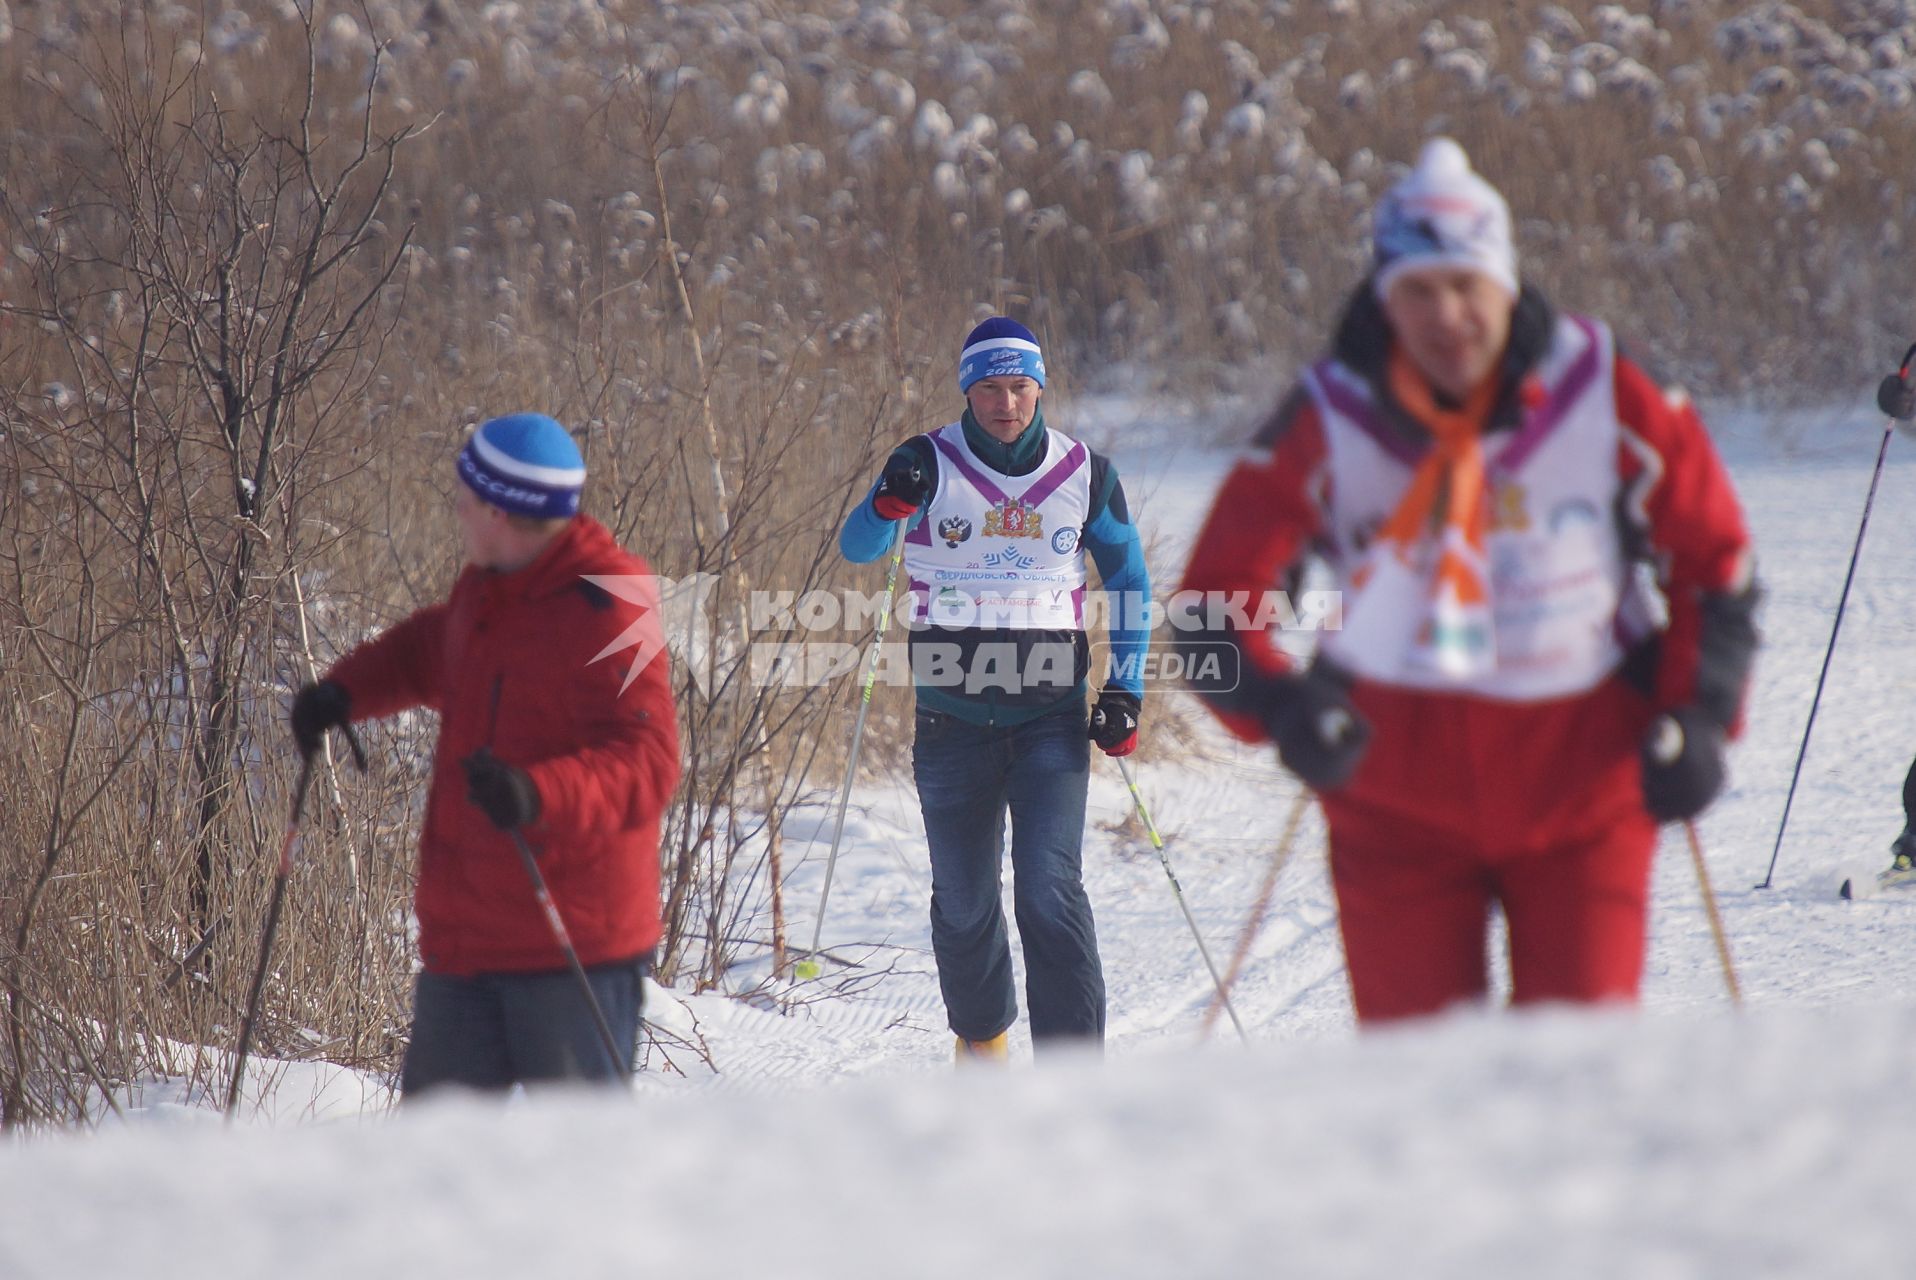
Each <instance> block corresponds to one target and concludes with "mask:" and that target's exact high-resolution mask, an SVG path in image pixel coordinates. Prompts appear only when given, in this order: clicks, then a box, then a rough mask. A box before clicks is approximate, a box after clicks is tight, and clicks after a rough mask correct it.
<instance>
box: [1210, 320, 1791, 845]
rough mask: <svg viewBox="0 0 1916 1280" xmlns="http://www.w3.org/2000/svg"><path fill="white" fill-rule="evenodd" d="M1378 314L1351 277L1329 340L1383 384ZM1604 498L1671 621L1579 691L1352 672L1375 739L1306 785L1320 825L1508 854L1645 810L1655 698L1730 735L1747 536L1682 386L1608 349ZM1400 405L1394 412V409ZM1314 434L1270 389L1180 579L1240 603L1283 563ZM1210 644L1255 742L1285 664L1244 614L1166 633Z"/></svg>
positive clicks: (1314, 520)
mask: <svg viewBox="0 0 1916 1280" xmlns="http://www.w3.org/2000/svg"><path fill="white" fill-rule="evenodd" d="M1554 325H1555V319H1554V316H1553V315H1552V314H1551V312H1550V310H1549V307H1548V305H1547V304H1546V303H1544V301H1543V300H1542V299H1541V298H1540V297H1539V296H1537V295H1535V294H1533V293H1531V292H1530V291H1526V292H1525V293H1524V295H1523V298H1522V299H1521V300H1520V302H1519V305H1518V310H1517V314H1516V316H1515V317H1514V321H1513V328H1512V335H1511V351H1510V354H1509V356H1508V358H1507V360H1506V364H1505V371H1506V379H1507V385H1506V395H1505V397H1504V399H1503V402H1502V403H1501V404H1500V405H1499V408H1498V410H1496V411H1493V415H1492V419H1491V423H1490V426H1489V427H1488V428H1487V429H1488V430H1498V429H1509V428H1510V427H1511V426H1513V425H1514V424H1515V422H1516V420H1517V419H1518V417H1519V416H1520V415H1521V413H1522V411H1523V410H1522V399H1523V379H1524V377H1525V376H1526V374H1527V373H1528V372H1529V370H1530V369H1531V368H1532V367H1534V364H1535V362H1536V361H1537V360H1538V359H1540V358H1541V356H1542V354H1543V351H1544V349H1545V348H1546V347H1547V345H1548V335H1549V334H1550V333H1551V332H1552V331H1553V329H1554ZM1388 341H1389V338H1388V330H1387V329H1386V328H1384V323H1383V318H1382V315H1381V312H1380V311H1379V310H1378V308H1377V307H1376V306H1375V304H1374V303H1372V302H1370V301H1369V295H1368V287H1366V290H1365V291H1364V292H1363V293H1360V295H1359V296H1358V298H1357V299H1356V301H1355V302H1354V303H1353V306H1352V308H1351V312H1350V314H1349V315H1347V316H1346V318H1345V321H1344V323H1343V325H1342V327H1341V328H1340V330H1339V333H1338V338H1337V342H1336V344H1335V346H1336V350H1335V354H1336V356H1337V358H1338V359H1339V360H1340V361H1342V362H1343V363H1344V364H1345V365H1346V367H1348V368H1351V369H1353V370H1355V371H1356V372H1358V373H1359V374H1361V375H1364V376H1366V377H1367V378H1369V379H1370V380H1371V382H1372V385H1373V386H1376V387H1378V388H1379V389H1380V390H1382V391H1384V394H1387V390H1385V380H1384V361H1385V357H1386V354H1387V350H1388ZM1615 389H1616V402H1617V408H1618V416H1619V418H1620V419H1621V422H1622V425H1623V426H1624V428H1625V437H1624V441H1623V443H1622V444H1621V445H1620V446H1619V449H1618V455H1617V467H1618V472H1619V475H1620V477H1621V478H1622V481H1623V493H1624V498H1625V500H1624V501H1623V502H1621V503H1619V508H1620V510H1619V511H1618V512H1617V513H1616V516H1617V522H1618V536H1619V537H1621V538H1622V539H1624V545H1625V548H1626V551H1627V552H1628V553H1629V554H1630V555H1631V556H1632V557H1633V558H1639V559H1642V560H1645V561H1648V562H1650V563H1653V564H1655V565H1656V566H1657V567H1658V571H1659V572H1658V576H1659V580H1660V585H1661V587H1662V589H1663V592H1664V594H1665V595H1666V597H1667V598H1668V602H1669V609H1670V621H1669V625H1668V627H1667V628H1666V629H1665V630H1664V631H1663V633H1662V634H1661V635H1660V636H1659V637H1656V638H1655V639H1654V640H1653V641H1652V642H1650V643H1649V644H1646V645H1645V646H1643V647H1642V648H1641V649H1639V650H1637V651H1634V652H1633V653H1632V654H1631V655H1630V656H1629V657H1628V658H1626V660H1625V662H1624V663H1623V664H1622V666H1620V667H1619V668H1618V670H1617V672H1616V673H1615V674H1613V675H1612V677H1611V678H1610V679H1608V680H1606V681H1604V682H1603V683H1602V684H1600V685H1599V686H1597V687H1596V688H1594V689H1592V690H1590V691H1588V692H1586V693H1582V694H1578V695H1574V696H1570V697H1563V698H1555V699H1548V700H1541V701H1532V702H1512V701H1502V700H1493V699H1489V698H1483V697H1477V696H1473V695H1468V694H1455V693H1447V692H1442V691H1430V690H1420V689H1414V688H1404V687H1397V686H1390V685H1385V684H1381V683H1378V682H1375V681H1366V680H1358V681H1356V682H1355V684H1354V686H1353V688H1352V690H1351V696H1352V700H1353V701H1354V702H1355V704H1356V706H1357V708H1358V710H1359V711H1360V712H1361V713H1362V714H1363V716H1364V717H1365V718H1366V719H1367V720H1368V721H1369V722H1370V724H1371V726H1372V729H1373V736H1372V739H1371V742H1370V745H1369V748H1368V750H1367V752H1366V754H1365V757H1364V760H1363V762H1362V763H1361V764H1360V765H1359V767H1358V770H1357V772H1356V774H1355V775H1354V776H1353V777H1352V779H1351V781H1350V782H1349V783H1348V784H1346V785H1345V786H1344V787H1342V788H1340V789H1338V790H1337V791H1334V792H1329V793H1326V794H1324V795H1323V796H1322V797H1320V798H1321V800H1322V801H1323V804H1324V807H1325V813H1326V815H1327V816H1328V817H1329V818H1330V820H1331V821H1332V823H1333V825H1334V826H1341V827H1343V828H1344V829H1345V830H1354V829H1356V828H1359V827H1362V828H1365V829H1368V830H1372V831H1395V830H1401V829H1402V828H1403V827H1404V826H1405V824H1409V825H1410V826H1411V827H1412V828H1435V829H1437V830H1438V831H1441V832H1446V833H1449V834H1451V835H1453V836H1455V837H1458V838H1461V839H1463V840H1465V841H1467V842H1470V843H1472V844H1475V845H1477V846H1478V847H1480V848H1483V849H1485V850H1486V851H1494V850H1501V851H1503V852H1506V853H1519V852H1523V851H1525V850H1537V849H1542V848H1545V847H1550V846H1553V845H1556V844H1559V843H1562V842H1569V841H1576V840H1581V839H1587V838H1592V837H1594V836H1595V835H1596V834H1598V833H1600V832H1602V831H1603V830H1605V829H1606V827H1607V826H1608V825H1609V824H1610V823H1612V822H1614V821H1616V820H1617V819H1618V817H1619V815H1621V814H1626V813H1627V814H1637V815H1640V814H1641V813H1642V792H1641V774H1640V767H1639V764H1638V749H1639V744H1640V742H1641V741H1642V736H1643V734H1644V732H1645V730H1646V729H1647V728H1648V725H1649V722H1650V720H1651V719H1652V718H1653V716H1654V715H1655V713H1656V711H1658V710H1661V709H1668V708H1673V707H1677V706H1683V705H1697V706H1700V707H1702V708H1703V709H1704V710H1706V711H1708V712H1709V713H1710V714H1711V715H1712V716H1713V717H1714V718H1715V719H1716V720H1718V722H1719V723H1721V724H1723V725H1724V726H1725V727H1726V728H1727V729H1730V730H1732V731H1734V730H1736V729H1738V728H1740V719H1741V701H1742V697H1743V693H1744V689H1745V686H1746V684H1747V679H1748V671H1749V666H1750V662H1751V658H1752V656H1753V651H1754V645H1755V632H1754V628H1753V625H1752V623H1751V610H1752V609H1753V607H1754V604H1755V599H1756V592H1755V589H1754V586H1753V584H1752V580H1751V561H1750V546H1749V536H1748V534H1747V532H1746V531H1745V528H1744V522H1743V515H1742V510H1741V508H1740V506H1739V505H1738V503H1737V500H1736V495H1735V493H1734V491H1733V490H1732V489H1731V487H1730V482H1729V477H1728V476H1727V474H1726V473H1725V472H1724V470H1723V465H1722V463H1721V461H1720V460H1719V459H1718V457H1717V454H1716V450H1715V449H1714V447H1713V446H1712V445H1711V443H1710V439H1709V435H1708V434H1707V432H1706V431H1705V430H1704V428H1703V424H1702V423H1701V422H1700V421H1699V420H1698V418H1697V416H1696V413H1695V411H1694V410H1693V409H1692V408H1691V407H1690V404H1689V402H1688V401H1687V400H1686V399H1683V398H1681V397H1670V396H1666V395H1665V393H1664V392H1663V391H1662V389H1661V388H1659V387H1658V386H1657V385H1656V384H1655V383H1654V382H1653V381H1652V380H1651V379H1650V378H1649V377H1648V376H1647V375H1646V374H1645V373H1644V372H1643V371H1642V370H1641V369H1640V368H1638V367H1637V366H1636V365H1635V364H1632V363H1631V362H1630V361H1629V360H1628V359H1626V358H1624V357H1623V356H1621V355H1619V356H1618V358H1617V362H1616V375H1615ZM1406 421H1407V419H1406ZM1325 462H1326V445H1325V436H1324V429H1323V425H1322V422H1321V421H1320V419H1319V417H1318V413H1317V409H1316V406H1315V404H1314V403H1313V402H1312V401H1311V399H1310V398H1309V397H1308V396H1307V395H1304V394H1303V393H1302V392H1301V391H1300V392H1299V393H1296V394H1293V395H1292V396H1290V397H1289V398H1287V399H1286V400H1285V401H1284V403H1283V404H1282V405H1281V406H1280V407H1279V409H1278V411H1277V413H1276V414H1275V415H1274V416H1273V418H1272V420H1271V421H1270V422H1269V423H1268V424H1267V425H1266V427H1265V429H1264V430H1263V431H1262V432H1261V433H1260V435H1259V439H1258V443H1257V445H1256V446H1255V447H1254V448H1253V450H1252V451H1251V453H1250V455H1248V456H1247V457H1246V458H1245V459H1244V460H1242V461H1240V462H1239V463H1238V464H1237V466H1236V467H1235V468H1234V469H1233V470H1232V472H1231V473H1230V475H1229V476H1228V477H1227V478H1226V480H1225V482H1224V486H1223V488H1222V489H1221V490H1220V491H1219V493H1218V495H1217V498H1216V500H1215V503H1214V505H1213V507H1212V510H1211V513H1210V515H1209V516H1208V518H1207V519H1206V521H1205V524H1204V527H1203V530H1202V532H1200V534H1199V535H1198V538H1197V541H1196V543H1195V545H1194V547H1193V550H1192V553H1191V563H1190V567H1189V569H1188V570H1187V571H1186V574H1185V578H1184V583H1183V590H1184V591H1186V592H1192V591H1195V592H1226V593H1230V592H1249V593H1251V594H1250V597H1249V598H1250V599H1251V600H1252V601H1256V600H1258V599H1260V598H1261V593H1263V592H1266V591H1269V590H1271V589H1272V587H1273V586H1274V585H1275V584H1277V583H1278V582H1280V581H1281V580H1282V579H1283V578H1284V576H1285V575H1286V574H1287V573H1289V572H1291V571H1293V570H1294V569H1296V568H1297V567H1298V566H1299V564H1300V562H1301V561H1302V560H1303V559H1304V558H1305V557H1306V555H1307V554H1308V553H1309V552H1310V551H1311V549H1312V546H1313V544H1314V543H1316V542H1317V541H1318V539H1319V538H1320V536H1321V535H1322V532H1323V530H1324V528H1325V521H1324V512H1325V511H1326V510H1328V509H1330V508H1331V504H1334V503H1335V502H1336V495H1335V494H1334V493H1331V492H1329V487H1330V486H1329V477H1328V472H1327V468H1326V466H1325ZM1216 642H1223V643H1226V644H1229V645H1231V646H1233V647H1234V648H1235V649H1236V650H1237V651H1238V653H1239V655H1240V657H1241V662H1242V674H1241V677H1240V678H1239V680H1238V687H1237V688H1235V689H1230V690H1217V691H1211V692H1207V691H1205V690H1204V689H1202V688H1200V689H1199V692H1200V694H1202V695H1204V697H1205V700H1206V702H1207V704H1208V705H1209V706H1210V707H1211V709H1212V710H1213V711H1214V712H1215V713H1216V714H1217V715H1218V716H1219V718H1220V719H1221V720H1222V721H1223V722H1224V724H1225V725H1226V727H1227V728H1229V729H1230V730H1231V731H1232V732H1233V733H1234V734H1236V735H1237V736H1238V737H1240V738H1243V739H1244V740H1245V741H1261V740H1262V739H1263V738H1264V736H1265V734H1264V727H1263V724H1262V723H1261V722H1260V720H1259V718H1258V714H1257V710H1256V708H1257V706H1258V705H1259V691H1260V686H1264V687H1266V688H1268V686H1269V684H1270V682H1271V681H1272V680H1273V679H1274V678H1275V677H1276V676H1278V675H1279V674H1281V673H1283V672H1285V671H1286V670H1288V669H1289V668H1290V665H1291V664H1290V661H1289V659H1288V658H1287V657H1286V656H1285V655H1284V654H1283V653H1282V652H1280V651H1279V649H1278V648H1277V646H1276V644H1275V643H1274V640H1273V637H1272V636H1270V635H1268V634H1265V633H1263V632H1260V631H1256V630H1249V629H1233V630H1229V631H1227V632H1226V633H1224V634H1197V635H1187V636H1182V637H1180V644H1187V645H1188V644H1198V645H1202V644H1206V643H1216Z"/></svg>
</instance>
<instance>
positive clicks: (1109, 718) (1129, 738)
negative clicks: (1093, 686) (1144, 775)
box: [1090, 689, 1144, 757]
mask: <svg viewBox="0 0 1916 1280" xmlns="http://www.w3.org/2000/svg"><path fill="white" fill-rule="evenodd" d="M1143 711H1144V704H1143V703H1142V702H1141V701H1139V699H1138V695H1137V694H1135V693H1130V692H1127V691H1126V690H1123V689H1106V690H1105V691H1104V692H1103V693H1101V694H1099V695H1098V704H1097V705H1096V706H1095V707H1092V708H1091V735H1090V736H1091V741H1093V742H1095V743H1097V744H1098V750H1100V751H1102V752H1104V754H1106V755H1108V756H1112V757H1117V756H1128V755H1130V754H1131V753H1132V752H1133V751H1136V750H1137V749H1138V717H1139V716H1140V715H1141V714H1143Z"/></svg>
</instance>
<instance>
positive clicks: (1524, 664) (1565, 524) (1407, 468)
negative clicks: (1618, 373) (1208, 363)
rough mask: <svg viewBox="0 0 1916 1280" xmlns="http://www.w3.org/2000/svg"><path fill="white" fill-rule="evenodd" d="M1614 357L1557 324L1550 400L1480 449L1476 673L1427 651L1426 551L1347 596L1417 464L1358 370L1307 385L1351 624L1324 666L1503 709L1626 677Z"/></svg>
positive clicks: (1609, 344) (1588, 333) (1588, 331)
mask: <svg viewBox="0 0 1916 1280" xmlns="http://www.w3.org/2000/svg"><path fill="white" fill-rule="evenodd" d="M1615 359H1616V356H1615V347H1614V344H1613V341H1612V339H1611V336H1610V332H1609V330H1608V329H1606V328H1605V327H1603V326H1602V325H1600V324H1598V323H1596V322H1594V321H1590V320H1585V319H1582V318H1580V317H1574V316H1563V317H1560V318H1559V319H1558V322H1557V332H1556V335H1555V337H1554V339H1553V341H1552V343H1551V349H1550V353H1549V355H1548V356H1546V357H1545V359H1544V361H1543V363H1542V365H1541V366H1540V367H1539V370H1538V374H1539V377H1540V379H1541V381H1542V383H1543V386H1544V392H1545V393H1544V396H1543V398H1542V400H1541V402H1540V403H1539V404H1538V405H1537V406H1536V407H1534V408H1532V409H1530V410H1528V411H1527V412H1526V413H1525V415H1524V420H1523V422H1522V423H1521V425H1520V426H1519V427H1518V428H1517V429H1516V430H1515V431H1513V432H1507V433H1500V434H1499V435H1497V436H1493V437H1490V438H1487V439H1486V441H1485V459H1484V461H1485V488H1484V498H1483V500H1484V501H1485V502H1487V503H1489V504H1490V519H1489V531H1488V533H1487V534H1486V536H1485V546H1484V550H1485V556H1486V559H1487V560H1488V565H1487V572H1488V581H1489V584H1490V603H1491V611H1492V612H1491V617H1492V622H1491V644H1490V648H1491V651H1492V652H1493V653H1494V655H1495V660H1494V663H1493V664H1491V665H1490V666H1489V667H1488V669H1486V670H1481V671H1474V672H1469V673H1460V672H1459V670H1458V669H1457V667H1456V666H1455V665H1454V664H1447V663H1445V662H1444V661H1443V656H1442V648H1441V646H1439V645H1434V644H1432V643H1431V640H1432V636H1431V635H1430V634H1429V632H1430V628H1431V626H1432V622H1431V619H1430V617H1429V615H1428V610H1429V604H1430V601H1431V588H1430V582H1429V573H1428V569H1429V565H1430V563H1431V561H1432V560H1434V555H1432V554H1429V550H1430V549H1429V548H1422V547H1420V548H1418V549H1417V552H1416V553H1415V554H1413V556H1412V563H1410V564H1408V565H1398V566H1395V568H1394V570H1393V572H1392V573H1391V574H1388V575H1382V574H1379V575H1375V576H1373V577H1372V578H1371V580H1370V581H1369V582H1367V583H1366V584H1365V589H1364V590H1363V591H1362V592H1361V593H1359V592H1354V591H1353V590H1352V588H1351V580H1350V575H1351V572H1352V570H1353V569H1355V567H1356V566H1357V565H1358V564H1360V563H1362V562H1363V560H1364V552H1365V549H1366V548H1367V547H1368V545H1369V542H1370V538H1371V535H1372V534H1373V533H1374V532H1375V531H1376V530H1377V529H1378V528H1379V527H1380V526H1381V525H1382V524H1383V523H1384V522H1385V520H1387V519H1388V518H1389V517H1390V515H1391V513H1392V512H1394V511H1395V510H1396V509H1397V504H1398V502H1399V500H1400V499H1401V498H1402V497H1403V493H1404V490H1405V488H1406V487H1407V486H1408V485H1409V483H1410V478H1411V476H1412V474H1413V473H1414V472H1415V471H1416V468H1417V462H1418V458H1419V454H1418V453H1417V452H1416V451H1415V449H1414V447H1413V446H1409V445H1407V444H1406V443H1405V442H1404V441H1402V440H1401V439H1400V438H1399V436H1398V434H1397V433H1395V432H1392V431H1391V430H1389V429H1388V428H1387V427H1386V426H1385V425H1384V424H1383V423H1382V422H1381V421H1380V419H1379V417H1378V413H1377V409H1376V405H1375V403H1374V401H1373V399H1372V397H1371V394H1370V389H1369V387H1368V386H1366V385H1365V384H1364V382H1363V380H1362V379H1360V378H1358V377H1357V376H1355V375H1354V374H1352V373H1351V372H1350V371H1349V370H1348V369H1345V368H1344V367H1342V366H1341V365H1338V364H1336V363H1334V362H1326V363H1323V364H1320V365H1318V366H1317V367H1315V368H1313V369H1312V370H1311V371H1310V373H1309V374H1307V375H1306V377H1305V379H1304V385H1305V387H1306V388H1307V389H1308V391H1309V393H1310V395H1311V398H1312V400H1313V401H1314V402H1315V403H1316V406H1317V410H1318V414H1319V416H1320V418H1321V420H1322V421H1323V424H1324V435H1325V442H1326V445H1327V448H1328V461H1327V466H1328V468H1329V478H1330V494H1331V498H1330V503H1331V507H1332V510H1331V511H1330V512H1329V513H1328V514H1329V525H1330V530H1329V531H1330V534H1331V537H1330V542H1331V545H1332V561H1333V566H1332V567H1333V571H1334V572H1335V573H1336V575H1337V578H1338V585H1339V587H1340V589H1341V590H1342V591H1343V592H1344V627H1343V630H1341V631H1336V632H1331V633H1328V634H1327V635H1326V637H1325V640H1324V652H1325V653H1326V655H1328V656H1329V657H1330V658H1331V659H1332V660H1333V661H1334V662H1336V663H1338V664H1339V665H1340V666H1343V667H1344V668H1346V669H1347V670H1349V671H1351V672H1353V673H1354V674H1357V675H1360V676H1363V677H1365V678H1367V679H1371V680H1376V681H1379V682H1381V683H1385V684H1392V685H1398V686H1403V687H1409V688H1426V689H1441V690H1447V691H1453V692H1460V693H1474V694H1479V695H1481V696H1483V697H1487V698H1495V699H1500V700H1505V701H1538V700H1543V699H1548V698H1557V697H1566V696H1569V695H1573V694H1577V693H1582V692H1584V691H1586V690H1588V689H1591V688H1594V687H1595V686H1596V685H1597V684H1599V683H1600V682H1602V681H1603V680H1604V679H1605V678H1606V677H1607V676H1608V675H1609V674H1610V672H1611V671H1612V670H1614V669H1615V668H1616V665H1617V663H1618V662H1619V661H1621V660H1622V657H1623V646H1622V643H1621V642H1620V640H1619V637H1618V610H1619V607H1620V606H1621V603H1622V601H1623V599H1624V596H1625V591H1626V584H1627V582H1628V578H1629V564H1628V561H1627V559H1626V558H1625V556H1624V554H1623V548H1622V544H1621V541H1620V539H1619V537H1618V531H1617V526H1616V516H1615V503H1616V500H1617V494H1618V490H1619V487H1620V483H1621V482H1620V480H1619V477H1618V475H1617V447H1618V435H1619V430H1620V428H1619V425H1618V422H1617V408H1616V395H1615V381H1614V372H1615ZM1386 577H1388V578H1389V579H1390V580H1389V581H1388V582H1387V581H1386V580H1385V579H1386Z"/></svg>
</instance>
